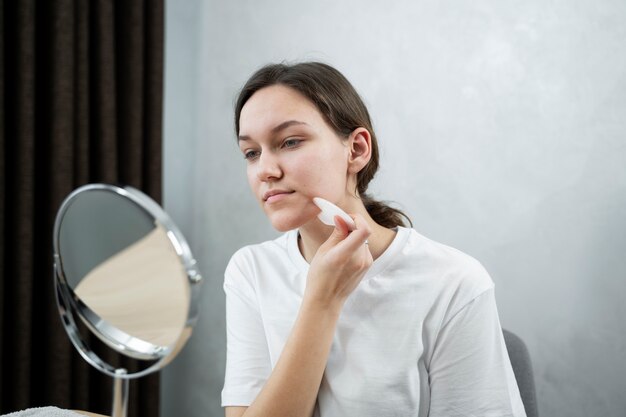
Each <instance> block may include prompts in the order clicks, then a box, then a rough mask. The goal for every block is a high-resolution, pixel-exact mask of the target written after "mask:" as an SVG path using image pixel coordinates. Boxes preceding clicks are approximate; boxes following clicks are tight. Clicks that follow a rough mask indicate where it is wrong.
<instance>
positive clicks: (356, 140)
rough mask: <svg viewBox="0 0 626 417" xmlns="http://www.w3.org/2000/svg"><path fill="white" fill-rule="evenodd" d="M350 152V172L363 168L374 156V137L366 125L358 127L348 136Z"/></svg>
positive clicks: (354, 172) (353, 172)
mask: <svg viewBox="0 0 626 417" xmlns="http://www.w3.org/2000/svg"><path fill="white" fill-rule="evenodd" d="M348 144H349V146H350V154H349V158H348V172H349V173H351V174H356V173H357V172H359V171H360V170H362V169H363V168H364V167H365V166H366V165H367V163H368V162H369V161H370V158H371V157H372V137H371V135H370V132H369V131H368V130H367V129H365V128H364V127H358V128H356V129H354V130H353V131H352V133H350V136H349V137H348Z"/></svg>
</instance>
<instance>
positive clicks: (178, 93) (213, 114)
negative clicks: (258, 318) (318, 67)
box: [163, 0, 626, 417]
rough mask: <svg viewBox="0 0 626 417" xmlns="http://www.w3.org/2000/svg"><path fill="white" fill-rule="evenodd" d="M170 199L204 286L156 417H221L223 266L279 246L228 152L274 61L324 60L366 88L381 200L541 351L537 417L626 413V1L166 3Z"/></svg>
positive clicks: (536, 357) (238, 162)
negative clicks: (235, 114) (473, 265)
mask: <svg viewBox="0 0 626 417" xmlns="http://www.w3.org/2000/svg"><path fill="white" fill-rule="evenodd" d="M167 3H168V5H167V7H168V8H167V37H166V48H167V49H166V57H167V58H166V94H165V98H166V101H165V145H164V146H165V161H164V169H165V190H164V192H165V207H166V209H167V210H168V211H169V212H170V213H171V214H172V216H173V217H174V219H175V220H176V221H177V222H178V223H179V224H180V226H181V228H182V229H183V231H184V232H185V233H186V234H187V236H188V237H189V240H190V242H191V246H192V248H193V250H194V251H195V253H196V256H197V258H198V259H199V262H200V265H201V268H202V271H203V273H204V276H205V279H206V282H205V286H204V299H203V306H202V317H201V319H200V322H199V323H198V327H197V330H196V332H195V333H194V336H193V338H192V340H191V341H190V343H189V344H188V346H187V347H186V348H185V349H184V351H183V352H182V354H181V355H180V357H179V358H177V359H176V360H175V361H174V362H173V363H172V364H171V365H170V366H169V368H168V369H167V370H166V371H165V372H164V377H163V410H164V412H163V416H164V417H175V416H203V417H206V416H220V415H223V414H222V410H221V408H220V406H219V401H220V398H219V395H220V390H221V385H222V377H223V372H224V359H225V335H224V315H223V308H224V300H223V293H222V290H221V281H222V273H223V270H224V267H225V265H226V262H227V261H228V259H229V257H230V255H231V254H232V253H233V252H234V251H235V250H236V249H237V248H239V247H241V246H242V245H245V244H249V243H253V242H258V241H261V240H265V239H268V238H271V237H274V236H276V235H277V234H276V232H274V231H273V230H272V229H271V227H270V225H269V223H268V221H267V220H266V219H265V217H264V215H263V214H262V212H261V210H260V209H259V208H258V206H257V204H256V202H255V201H254V200H253V198H252V196H251V194H250V192H249V190H248V188H247V183H246V180H245V164H244V161H243V159H242V157H241V156H240V155H239V153H238V150H237V148H236V146H235V143H234V133H233V129H232V107H233V100H234V98H235V95H236V91H237V89H238V88H240V87H241V85H242V84H243V82H244V81H245V79H246V78H247V77H248V76H249V75H250V74H251V73H252V71H254V70H255V69H256V68H258V67H259V66H260V65H261V64H264V63H267V62H270V61H281V60H285V59H286V60H302V59H319V60H323V61H327V62H329V63H331V64H333V65H335V66H336V67H338V68H339V69H340V70H341V71H343V72H344V73H345V75H346V76H347V77H348V78H349V79H350V80H351V81H352V82H353V83H354V84H355V86H356V87H357V89H358V90H359V91H360V92H361V94H362V96H363V97H364V99H365V101H366V103H367V104H368V105H369V108H370V111H371V113H372V115H373V118H374V123H375V126H376V129H377V134H378V137H379V139H380V145H381V147H382V162H381V164H382V169H381V170H380V172H379V174H378V177H377V179H376V180H375V182H374V184H373V185H372V190H373V191H374V194H375V195H377V196H378V197H380V198H382V199H387V200H393V201H396V202H398V203H399V204H400V206H401V207H402V208H404V209H405V210H406V211H407V212H408V213H409V214H410V216H411V217H412V219H413V222H414V224H415V228H416V229H417V230H418V231H420V232H421V233H423V234H425V235H427V236H429V237H431V238H433V239H435V240H438V241H441V242H443V243H446V244H449V245H451V246H455V247H457V248H459V249H461V250H463V251H465V252H467V253H469V254H471V255H473V256H474V257H476V258H477V259H479V260H480V261H481V262H482V263H483V264H484V265H485V266H486V267H487V269H488V270H489V271H490V273H491V275H492V277H493V279H494V281H495V282H496V291H497V292H496V294H497V299H498V307H499V311H500V317H501V320H502V323H503V326H504V327H506V328H508V329H510V330H512V331H514V332H516V333H517V334H519V335H520V336H521V337H522V338H523V339H524V340H525V341H526V343H527V344H528V347H529V349H530V353H531V356H532V359H533V364H534V368H535V378H536V383H537V389H538V400H539V408H540V413H541V414H542V415H543V416H550V417H552V416H568V417H587V416H590V415H593V416H613V417H618V416H620V417H623V416H624V415H625V414H626V396H625V395H624V393H625V392H626V380H625V377H624V375H626V331H625V330H626V325H625V324H624V321H625V320H624V319H625V318H626V307H625V304H624V301H623V300H624V299H625V298H626V280H625V278H626V276H625V275H626V273H625V272H624V271H625V270H626V256H625V250H626V215H625V214H626V209H625V207H626V168H625V167H626V53H625V52H624V50H625V49H626V48H625V47H626V45H625V41H626V25H625V24H624V22H626V3H625V2H624V1H623V0H595V1H591V0H589V1H571V0H568V1H565V0H561V1H544V0H528V1H524V2H520V1H502V0H473V1H469V0H468V1H454V2H445V3H444V2H440V1H415V0H405V1H392V2H390V1H380V2H377V1H373V0H371V1H362V0H348V1H339V2H336V1H315V2H294V1H289V0H273V1H265V2H258V1H233V2H221V1H215V0H209V1H204V2H202V1H185V2H174V1H170V2H167Z"/></svg>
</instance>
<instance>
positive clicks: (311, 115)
mask: <svg viewBox="0 0 626 417" xmlns="http://www.w3.org/2000/svg"><path fill="white" fill-rule="evenodd" d="M290 121H296V122H299V123H291V125H297V124H303V125H308V126H310V127H315V126H316V125H318V124H319V123H324V119H323V118H322V115H321V114H320V112H319V110H318V109H317V107H316V106H315V104H313V102H311V101H310V100H309V99H308V98H306V97H305V96H304V95H302V94H301V93H300V92H298V91H296V90H294V89H292V88H290V87H286V86H283V85H272V86H269V87H265V88H262V89H260V90H259V91H257V92H255V93H254V94H253V95H252V96H251V97H250V98H249V99H248V101H247V102H246V104H244V106H243V108H242V109H241V115H240V117H239V133H240V136H247V137H251V136H254V135H255V134H257V135H258V134H262V133H268V132H271V131H272V130H275V128H276V127H278V126H280V125H283V124H285V123H287V122H290Z"/></svg>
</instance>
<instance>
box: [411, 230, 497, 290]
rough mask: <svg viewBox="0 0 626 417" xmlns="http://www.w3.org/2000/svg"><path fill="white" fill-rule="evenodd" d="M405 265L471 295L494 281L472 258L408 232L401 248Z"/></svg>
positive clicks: (476, 260) (464, 253) (480, 264)
mask: <svg viewBox="0 0 626 417" xmlns="http://www.w3.org/2000/svg"><path fill="white" fill-rule="evenodd" d="M404 252H405V254H406V257H407V258H408V261H409V262H411V264H413V265H416V267H417V268H419V269H421V270H423V271H426V272H429V273H431V274H432V278H433V279H434V280H436V281H439V282H441V283H444V284H445V285H446V286H456V287H459V288H463V289H467V290H470V291H471V292H475V291H480V290H485V289H488V288H490V287H493V280H492V279H491V276H490V275H489V273H488V272H487V270H486V268H485V267H484V265H483V264H482V263H481V262H480V261H479V260H478V259H476V258H475V257H473V256H472V255H469V254H468V253H466V252H464V251H462V250H460V249H457V248H456V247H453V246H450V245H448V244H444V243H441V242H439V241H437V240H434V239H432V238H429V237H426V236H424V235H423V234H421V233H420V232H418V231H417V230H415V229H410V232H409V238H408V239H407V243H406V245H405V248H404Z"/></svg>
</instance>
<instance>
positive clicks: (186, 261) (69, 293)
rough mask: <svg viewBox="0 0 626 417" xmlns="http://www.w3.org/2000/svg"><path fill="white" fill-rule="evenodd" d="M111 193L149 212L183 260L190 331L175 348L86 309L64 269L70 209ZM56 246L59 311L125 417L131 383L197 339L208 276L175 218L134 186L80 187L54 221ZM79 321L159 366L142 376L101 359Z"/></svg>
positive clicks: (115, 347) (117, 413)
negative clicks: (88, 195)
mask: <svg viewBox="0 0 626 417" xmlns="http://www.w3.org/2000/svg"><path fill="white" fill-rule="evenodd" d="M94 190H99V191H107V192H111V193H115V194H117V195H118V196H122V197H124V198H126V199H128V200H130V201H131V202H132V203H134V204H135V205H136V206H137V208H139V209H142V210H144V211H145V212H146V213H147V214H148V215H149V216H151V217H152V218H153V219H154V220H155V223H157V224H159V225H161V226H162V227H163V228H164V229H165V230H166V231H167V237H168V239H169V242H170V243H171V245H172V246H173V248H174V250H175V252H176V255H177V256H178V258H179V259H180V261H181V264H182V266H183V268H184V270H185V273H186V276H187V280H188V284H189V291H190V293H189V309H188V312H187V318H186V320H185V325H184V328H183V329H182V330H181V332H180V333H179V335H178V337H177V339H176V341H175V342H174V343H173V344H171V345H169V346H158V345H153V344H151V343H150V342H146V341H144V340H141V339H138V338H136V337H133V336H131V335H129V334H126V333H125V332H123V331H121V330H120V329H117V328H115V327H113V326H112V325H110V324H109V323H107V322H105V321H104V320H102V319H100V317H98V315H96V314H95V313H94V312H93V311H91V309H90V308H89V307H88V306H86V305H85V304H84V303H83V302H82V301H81V300H80V299H79V298H78V296H77V295H76V294H75V293H74V291H73V290H72V288H71V287H70V285H69V284H68V281H67V277H66V275H65V272H64V270H63V262H62V258H61V256H60V251H59V249H60V238H59V236H60V229H61V224H62V222H63V218H64V215H65V214H66V212H67V210H68V208H69V207H70V206H71V204H72V203H73V202H74V201H75V199H76V198H78V196H79V195H80V194H81V193H83V192H89V191H94ZM53 246H54V284H55V289H56V291H55V293H56V300H57V306H58V309H59V314H60V316H61V320H62V323H63V327H64V328H65V331H66V332H67V335H68V337H69V339H70V341H71V342H72V344H73V345H74V347H75V348H76V349H77V350H78V352H79V353H80V355H81V356H82V357H83V359H85V361H87V362H88V363H89V364H90V365H92V366H93V367H94V368H96V369H98V370H99V371H101V372H103V373H104V374H106V375H109V376H111V377H112V378H114V387H113V397H114V398H113V414H112V415H113V416H114V417H125V416H126V409H127V402H128V381H129V380H130V379H133V378H139V377H142V376H145V375H147V374H150V373H152V372H156V371H158V370H160V369H161V368H163V367H164V366H165V365H167V364H168V363H169V362H170V361H171V360H172V359H173V358H174V357H175V356H176V354H177V353H178V351H179V350H180V349H181V348H182V347H183V346H184V344H185V343H186V341H187V340H188V338H189V337H190V336H191V333H192V330H193V327H194V325H195V323H196V321H197V319H198V304H199V298H200V289H201V288H200V287H201V283H202V276H201V275H200V271H199V270H198V267H197V264H196V260H195V259H194V257H193V255H192V253H191V249H190V248H189V245H188V244H187V241H186V239H185V238H184V236H183V234H182V233H181V232H180V230H179V229H178V227H177V226H176V225H175V224H174V222H173V221H172V220H171V219H170V217H169V216H168V215H167V214H166V213H165V212H164V211H163V209H161V207H160V206H159V205H158V204H157V203H155V202H154V201H153V200H152V199H151V198H150V197H148V196H147V195H145V194H144V193H142V192H141V191H139V190H137V189H135V188H133V187H128V186H126V187H120V186H116V185H110V184H88V185H85V186H82V187H79V188H77V189H76V190H74V191H73V192H72V193H70V194H69V195H68V196H67V197H66V198H65V200H64V201H63V203H62V204H61V206H60V208H59V210H58V212H57V216H56V219H55V222H54V232H53ZM77 317H78V318H79V319H80V320H81V322H83V323H84V324H85V325H86V326H87V328H88V329H89V330H90V331H91V332H92V333H93V334H95V335H96V336H98V338H99V339H100V340H101V341H103V342H104V343H105V344H106V345H107V346H108V347H110V348H111V349H113V350H115V351H117V352H119V353H121V354H122V355H125V356H128V357H131V358H134V359H139V360H144V361H153V362H152V363H150V364H149V365H147V367H146V368H144V369H140V370H139V371H137V372H132V373H129V372H128V371H127V370H126V369H123V368H115V367H113V366H111V365H110V364H108V363H107V362H106V361H104V360H103V359H102V358H100V357H99V356H98V355H97V354H96V353H95V352H94V351H93V350H92V349H91V348H90V347H89V345H88V343H87V342H85V341H84V340H83V339H82V337H81V335H80V332H79V328H78V326H77V321H78V320H77Z"/></svg>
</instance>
